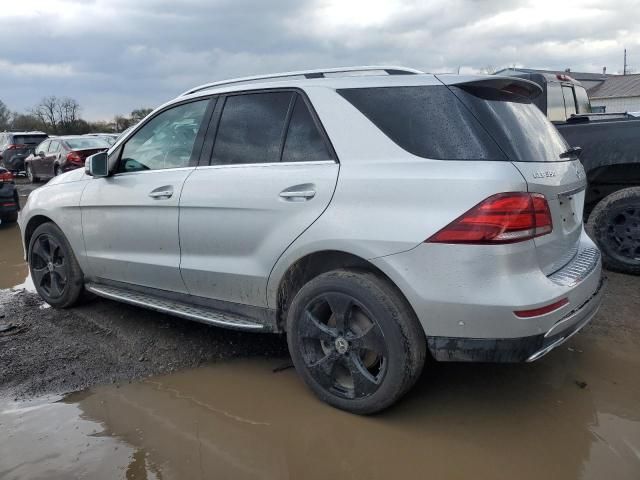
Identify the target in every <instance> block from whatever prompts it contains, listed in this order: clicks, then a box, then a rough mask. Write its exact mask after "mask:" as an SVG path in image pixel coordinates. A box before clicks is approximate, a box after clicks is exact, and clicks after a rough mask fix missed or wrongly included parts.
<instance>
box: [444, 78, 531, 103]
mask: <svg viewBox="0 0 640 480" xmlns="http://www.w3.org/2000/svg"><path fill="white" fill-rule="evenodd" d="M436 78H437V79H438V80H440V81H441V82H442V83H443V84H445V85H447V86H451V87H461V88H469V89H474V88H483V89H492V90H498V91H501V92H507V93H511V94H514V95H519V96H522V97H526V98H529V99H534V98H536V97H537V96H539V95H540V94H541V93H542V87H540V85H538V84H537V83H535V82H532V81H530V80H525V79H524V78H517V77H498V76H480V75H477V76H471V75H470V76H468V77H464V76H463V77H461V76H459V75H451V76H449V75H436Z"/></svg>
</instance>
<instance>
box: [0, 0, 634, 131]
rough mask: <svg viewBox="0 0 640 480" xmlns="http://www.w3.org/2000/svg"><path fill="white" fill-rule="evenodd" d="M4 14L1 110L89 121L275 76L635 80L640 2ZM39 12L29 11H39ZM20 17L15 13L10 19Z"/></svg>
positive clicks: (222, 0) (42, 9)
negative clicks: (72, 110) (409, 73)
mask: <svg viewBox="0 0 640 480" xmlns="http://www.w3.org/2000/svg"><path fill="white" fill-rule="evenodd" d="M22 3H24V4H25V5H24V8H20V9H19V10H20V11H19V12H15V11H14V12H11V13H0V21H1V22H2V25H3V28H2V29H1V30H0V71H1V72H2V75H0V99H1V100H3V101H4V102H5V103H6V104H7V105H9V107H10V108H13V109H16V110H22V109H25V108H28V107H31V106H32V105H33V104H35V103H36V102H37V101H38V100H39V99H40V98H41V97H43V96H45V95H49V94H54V95H68V96H72V97H74V98H76V99H78V100H79V101H80V103H81V105H82V106H83V107H84V114H85V116H86V117H87V118H90V119H97V118H110V117H112V116H113V115H114V114H116V113H127V112H129V111H130V110H132V109H133V108H137V107H142V106H155V105H157V104H159V103H162V102H164V101H165V100H167V99H169V98H171V97H173V96H175V95H176V94H178V93H179V92H181V91H183V90H185V89H187V88H189V87H190V86H193V85H196V84H200V83H205V82H207V81H213V80H218V79H222V78H228V77H233V76H238V75H248V74H255V73H264V72H269V71H280V70H293V69H302V68H316V67H319V66H342V65H349V64H379V63H393V64H403V65H407V66H413V67H416V68H421V69H423V70H426V71H454V70H456V69H457V68H459V67H460V68H462V70H463V71H474V70H477V69H479V68H481V67H484V66H487V65H493V66H495V67H501V66H507V65H512V64H520V65H526V66H531V67H541V68H542V67H544V68H562V69H564V68H566V67H571V68H572V69H573V70H590V71H599V70H600V69H601V68H602V67H603V66H605V65H606V66H607V67H608V69H609V71H610V72H615V71H617V70H620V69H621V62H622V48H623V46H626V47H627V48H628V49H629V51H630V63H631V64H632V65H633V62H634V60H635V59H637V60H635V61H636V64H637V67H638V69H639V70H640V32H639V31H638V29H637V25H638V24H640V1H638V0H620V1H616V2H602V1H599V2H595V1H592V0H583V1H574V0H563V1H561V2H557V1H546V0H537V1H528V0H512V1H509V2H503V1H498V0H433V1H428V2H425V1H412V0H407V1H399V0H386V1H385V0H369V1H366V2H365V1H362V0H356V1H351V2H350V1H348V0H344V1H342V2H338V1H334V0H307V1H303V0H272V1H269V2H265V1H261V0H248V1H240V0H236V1H231V0H217V1H208V0H187V1H182V2H175V1H172V0H171V1H170V0H142V1H140V0H138V1H136V2H131V1H129V0H93V1H81V0H57V1H56V0H49V1H42V0H25V1H23V2H22ZM31 3H33V5H31ZM14 10H16V9H14Z"/></svg>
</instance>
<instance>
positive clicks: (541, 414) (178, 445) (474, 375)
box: [0, 336, 640, 480]
mask: <svg viewBox="0 0 640 480" xmlns="http://www.w3.org/2000/svg"><path fill="white" fill-rule="evenodd" d="M614 347H615V348H614ZM281 364H282V360H273V361H267V360H246V361H234V362H230V363H220V364H216V365H213V366H209V367H204V368H199V369H195V370H190V371H186V372H183V373H178V374H173V375H169V376H164V377H156V378H153V379H149V380H147V381H144V382H142V383H138V384H126V385H122V386H119V387H116V386H108V387H99V388H96V389H92V390H90V391H88V392H82V393H77V394H72V395H69V396H67V397H66V398H64V399H63V400H61V401H59V402H57V403H51V402H50V400H49V401H46V400H43V401H40V402H31V403H26V404H16V403H12V402H4V403H0V431H2V437H0V478H3V479H32V478H91V479H102V478H105V479H106V478H109V479H111V478H127V479H134V478H136V479H161V478H162V479H201V478H225V479H226V478H229V479H252V478H262V479H280V478H291V479H314V478H318V479H320V478H322V479H326V478H353V479H358V478H362V479H385V480H386V479H392V478H427V477H428V478H446V479H452V478H461V479H467V478H490V479H502V478H504V479H536V480H539V479H541V478H543V479H547V478H548V479H556V478H557V479H603V478H606V479H633V480H637V479H638V478H640V382H639V381H638V378H639V377H638V371H640V359H639V358H638V355H637V343H627V342H625V341H624V340H619V341H617V342H612V341H610V340H598V339H595V338H592V337H590V336H585V337H578V338H577V339H576V340H575V341H573V342H572V343H571V344H570V346H569V347H567V346H564V347H562V348H561V349H559V350H558V351H557V352H554V354H552V355H550V356H548V357H546V358H545V359H543V360H541V361H539V362H538V363H536V364H533V365H511V366H508V365H507V366H491V365H462V364H460V365H446V364H443V365H437V366H432V367H431V371H429V372H427V373H426V374H425V375H424V376H423V378H422V379H421V381H420V382H419V384H418V385H417V387H416V388H415V389H414V391H413V392H412V393H410V394H409V396H408V397H407V398H406V399H405V400H404V401H402V402H401V403H400V404H399V405H397V406H396V407H395V408H393V409H392V410H390V411H387V412H385V413H383V414H381V415H378V416H375V417H368V418H366V417H358V416H355V415H349V414H347V413H343V412H340V411H338V410H335V409H332V408H331V407H328V406H326V405H324V404H322V403H321V402H319V401H318V400H316V399H315V398H314V397H312V395H311V394H310V393H309V392H308V391H307V389H306V388H305V387H304V385H303V384H302V382H301V381H300V379H299V378H298V376H297V375H296V373H295V371H294V370H292V369H289V370H285V371H283V372H280V373H273V372H272V369H273V368H274V367H276V366H279V365H281ZM581 382H586V383H587V384H586V385H584V384H583V383H581Z"/></svg>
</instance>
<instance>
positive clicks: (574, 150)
mask: <svg viewBox="0 0 640 480" xmlns="http://www.w3.org/2000/svg"><path fill="white" fill-rule="evenodd" d="M581 153H582V147H571V148H569V150H567V151H566V152H562V153H561V154H560V158H569V157H578V158H580V154H581Z"/></svg>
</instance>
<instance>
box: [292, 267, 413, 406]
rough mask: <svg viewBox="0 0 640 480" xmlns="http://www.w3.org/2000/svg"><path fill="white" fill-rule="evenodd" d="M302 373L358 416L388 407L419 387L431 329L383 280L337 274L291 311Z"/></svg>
mask: <svg viewBox="0 0 640 480" xmlns="http://www.w3.org/2000/svg"><path fill="white" fill-rule="evenodd" d="M287 341H288V344H289V352H290V353H291V357H292V359H293V363H294V365H295V367H296V370H297V371H298V373H299V374H300V376H301V377H302V379H303V380H304V382H305V383H306V384H307V385H308V386H309V387H310V388H311V390H312V391H313V392H314V393H315V394H316V396H318V398H320V399H321V400H323V401H325V402H327V403H328V404H330V405H332V406H334V407H337V408H340V409H342V410H346V411H349V412H353V413H358V414H371V413H375V412H379V411H381V410H384V409H385V408H387V407H389V406H391V405H392V404H393V403H395V402H396V401H397V400H399V399H400V397H402V396H403V395H404V394H405V393H406V392H407V391H408V390H409V389H410V388H411V387H412V386H413V385H414V384H415V382H416V380H417V379H418V377H419V376H420V373H421V372H422V367H423V365H424V361H425V356H426V340H425V335H424V331H423V330H422V327H421V326H420V323H419V322H418V319H417V318H416V316H415V313H414V312H413V310H412V308H411V307H410V306H409V304H408V303H407V301H406V300H405V299H404V298H403V297H402V295H401V294H400V293H399V292H398V291H397V289H396V288H395V287H394V286H392V285H390V284H389V282H388V281H386V280H385V279H382V278H380V277H378V276H377V275H375V274H373V273H370V272H365V271H357V270H334V271H331V272H327V273H324V274H322V275H320V276H318V277H316V278H314V279H313V280H311V281H310V282H309V283H307V284H306V285H304V286H303V287H302V288H301V289H300V291H299V292H298V293H297V294H296V296H295V298H294V299H293V301H292V302H291V306H290V308H289V310H288V314H287Z"/></svg>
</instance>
